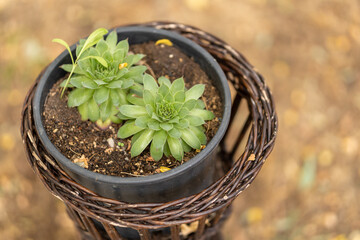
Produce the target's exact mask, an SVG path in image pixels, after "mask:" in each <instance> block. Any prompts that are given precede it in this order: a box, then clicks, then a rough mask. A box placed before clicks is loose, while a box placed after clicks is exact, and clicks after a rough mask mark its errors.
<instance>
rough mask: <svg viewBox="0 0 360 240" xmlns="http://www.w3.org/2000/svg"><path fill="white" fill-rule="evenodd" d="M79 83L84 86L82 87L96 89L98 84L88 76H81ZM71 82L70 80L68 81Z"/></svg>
mask: <svg viewBox="0 0 360 240" xmlns="http://www.w3.org/2000/svg"><path fill="white" fill-rule="evenodd" d="M81 79H82V80H81V85H82V86H83V87H84V88H90V89H97V88H99V86H98V85H97V84H96V83H95V82H94V81H93V80H91V79H89V78H85V77H82V78H81ZM70 82H71V81H70Z"/></svg>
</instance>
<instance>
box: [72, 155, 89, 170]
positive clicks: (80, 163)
mask: <svg viewBox="0 0 360 240" xmlns="http://www.w3.org/2000/svg"><path fill="white" fill-rule="evenodd" d="M88 161H89V159H88V158H87V157H85V155H84V154H83V155H81V158H75V159H74V163H75V164H77V165H78V166H80V167H83V168H88V167H89V164H88Z"/></svg>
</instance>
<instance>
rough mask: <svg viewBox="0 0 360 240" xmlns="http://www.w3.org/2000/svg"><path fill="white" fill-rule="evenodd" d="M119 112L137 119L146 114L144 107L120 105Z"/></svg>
mask: <svg viewBox="0 0 360 240" xmlns="http://www.w3.org/2000/svg"><path fill="white" fill-rule="evenodd" d="M120 112H121V113H122V114H124V115H125V116H127V117H130V118H138V117H141V116H144V115H146V114H147V112H146V109H145V107H143V106H136V105H122V106H121V107H120Z"/></svg>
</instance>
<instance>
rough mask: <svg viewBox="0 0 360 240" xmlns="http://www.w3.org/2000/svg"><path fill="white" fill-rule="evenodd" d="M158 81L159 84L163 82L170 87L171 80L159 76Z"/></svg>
mask: <svg viewBox="0 0 360 240" xmlns="http://www.w3.org/2000/svg"><path fill="white" fill-rule="evenodd" d="M158 82H159V85H162V84H165V85H166V86H168V87H171V82H170V80H169V79H168V78H166V77H159V78H158Z"/></svg>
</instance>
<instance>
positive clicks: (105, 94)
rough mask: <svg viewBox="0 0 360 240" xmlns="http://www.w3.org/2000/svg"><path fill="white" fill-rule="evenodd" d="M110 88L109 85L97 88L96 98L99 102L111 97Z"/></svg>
mask: <svg viewBox="0 0 360 240" xmlns="http://www.w3.org/2000/svg"><path fill="white" fill-rule="evenodd" d="M109 93H110V90H109V89H108V88H107V87H101V88H99V89H97V90H95V93H94V99H95V101H96V103H97V104H102V103H103V102H105V101H106V100H108V98H109Z"/></svg>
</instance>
